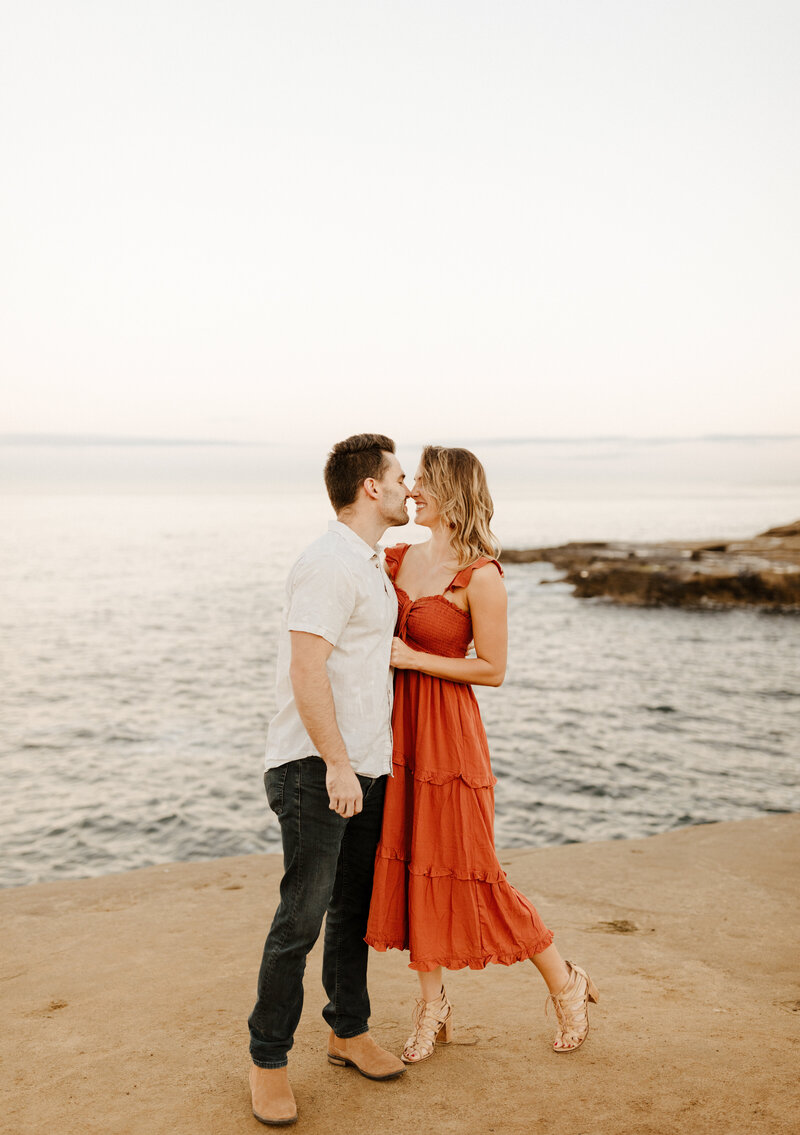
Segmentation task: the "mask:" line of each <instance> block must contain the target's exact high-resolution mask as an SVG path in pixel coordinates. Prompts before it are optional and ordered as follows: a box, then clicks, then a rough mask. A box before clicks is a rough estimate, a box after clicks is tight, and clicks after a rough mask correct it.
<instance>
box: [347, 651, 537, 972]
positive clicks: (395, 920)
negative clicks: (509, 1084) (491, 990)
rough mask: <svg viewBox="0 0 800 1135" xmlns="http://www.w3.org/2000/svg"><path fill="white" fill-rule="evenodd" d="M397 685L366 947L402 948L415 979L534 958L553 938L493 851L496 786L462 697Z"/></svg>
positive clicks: (407, 679) (412, 676) (431, 684)
mask: <svg viewBox="0 0 800 1135" xmlns="http://www.w3.org/2000/svg"><path fill="white" fill-rule="evenodd" d="M398 678H399V679H400V680H398V681H397V684H396V687H395V712H394V717H393V726H394V735H395V746H394V755H393V765H394V776H393V777H391V778H390V779H389V782H388V784H387V790H386V803H385V808H384V818H383V831H382V835H381V840H380V844H379V846H378V851H377V855H376V861H375V879H374V885H373V893H372V905H371V908H370V917H369V926H368V929H367V934H366V941H367V942H368V943H369V945H370V946H372V947H374V948H375V949H376V950H388V949H397V950H408V951H409V952H410V968H411V969H415V970H422V971H427V970H432V969H436V967H437V966H444V967H445V968H447V969H463V968H464V967H466V966H469V967H470V969H483V968H484V967H485V966H486V965H488V964H489V963H499V964H501V965H511V964H512V963H513V962H517V961H521V960H523V959H524V958H529V957H531V956H532V955H533V954H538V953H541V951H542V950H544V949H546V948H547V946H549V945H550V943H551V942H552V940H553V935H552V933H551V931H550V930H548V929H547V927H546V926H545V925H544V923H543V922H542V920H541V918H540V917H539V914H538V913H537V911H536V908H535V907H534V906H533V904H532V903H531V902H529V900H528V899H527V898H525V896H524V895H522V894H520V892H519V891H517V890H516V889H515V888H514V887H512V886H511V884H510V883H509V882H508V879H507V877H506V873H505V871H504V870H503V869H502V867H501V866H500V862H499V860H498V858H497V853H496V851H495V847H494V785H495V783H496V780H495V777H494V776H493V774H492V770H491V764H490V760H489V751H488V746H487V743H486V734H485V732H484V729H483V723H482V722H481V718H480V712H479V710H478V705H477V702H476V701H475V696H474V694H473V693H472V690H471V689H470V687H469V686H467V685H457V684H456V683H453V682H445V681H441V680H439V679H437V678H431V677H429V676H427V675H424V674H420V673H418V672H416V671H402V672H400V673H399V674H398Z"/></svg>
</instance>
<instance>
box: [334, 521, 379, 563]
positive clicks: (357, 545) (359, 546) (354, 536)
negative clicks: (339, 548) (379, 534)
mask: <svg viewBox="0 0 800 1135" xmlns="http://www.w3.org/2000/svg"><path fill="white" fill-rule="evenodd" d="M328 531H329V532H336V533H337V534H338V535H339V536H341V537H342V538H343V539H344V540H346V541H347V543H348V544H350V546H351V547H352V548H353V549H354V551H356V552H359V553H360V555H362V556H363V557H364V559H365V560H371V559H372V558H373V557H374V556H377V555H378V549H377V548H372V547H370V545H369V544H368V543H367V541H366V540H362V539H361V537H360V536H359V535H358V533H357V532H354V531H353V529H352V528H351V527H350V526H349V525H348V524H343V523H342V521H341V520H329V521H328Z"/></svg>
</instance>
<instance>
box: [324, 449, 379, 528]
mask: <svg viewBox="0 0 800 1135" xmlns="http://www.w3.org/2000/svg"><path fill="white" fill-rule="evenodd" d="M387 453H394V442H393V441H392V439H391V438H390V437H386V436H385V435H384V434H353V436H352V437H347V438H345V439H344V441H337V443H336V445H334V447H333V449H332V450H331V451H330V453H329V454H328V460H327V461H326V462H325V488H326V489H327V490H328V496H329V497H330V501H331V504H332V505H333V508H334V511H335V512H341V511H342V509H343V508H347V506H348V505H350V504H353V502H354V501H355V499H356V497H357V496H358V490H359V489H360V488H361V486H362V485H363V484H364V482H365V481H366V479H367V478H368V477H373V478H374V479H375V480H376V481H377V480H380V478H381V477H382V476H383V474H384V471H385V470H386V466H387V464H388V463H387V461H386V457H385V454H387Z"/></svg>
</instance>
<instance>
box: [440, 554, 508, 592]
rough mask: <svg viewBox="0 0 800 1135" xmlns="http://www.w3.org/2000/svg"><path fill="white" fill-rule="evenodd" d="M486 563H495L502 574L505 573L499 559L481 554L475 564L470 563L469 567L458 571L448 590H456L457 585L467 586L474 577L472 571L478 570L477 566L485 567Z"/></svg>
mask: <svg viewBox="0 0 800 1135" xmlns="http://www.w3.org/2000/svg"><path fill="white" fill-rule="evenodd" d="M484 564H494V566H495V567H496V568H497V570H498V571H499V572H500V574H501V575H502V574H503V569H502V568H501V567H500V563H499V561H498V560H493V559H492V558H491V557H490V556H480V557H479V559H477V560H476V561H475V563H474V564H470V565H469V567H465V568H462V569H461V571H459V572H457V573H456V575H454V576H453V581H452V583H451V584H450V586H449V587H448V588H447V590H448V591H455V589H456V588H457V587H466V586H467V584H468V583H469V581H470V580H471V579H472V573H473V572H474V571H475V570H476V568H479V567H483V566H484Z"/></svg>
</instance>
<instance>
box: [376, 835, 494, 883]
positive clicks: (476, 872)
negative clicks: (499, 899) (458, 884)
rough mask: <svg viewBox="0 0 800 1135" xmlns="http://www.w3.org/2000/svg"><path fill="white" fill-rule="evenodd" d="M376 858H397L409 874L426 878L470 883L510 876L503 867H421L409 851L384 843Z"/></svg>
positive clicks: (490, 881) (492, 880) (492, 881)
mask: <svg viewBox="0 0 800 1135" xmlns="http://www.w3.org/2000/svg"><path fill="white" fill-rule="evenodd" d="M376 858H377V859H389V860H396V861H398V862H399V863H403V864H405V868H406V870H407V871H408V873H409V875H417V876H420V877H422V878H425V879H460V880H461V881H462V882H469V883H504V882H505V881H506V879H507V878H508V876H507V875H506V873H505V871H504V870H503V869H502V867H498V868H497V869H496V870H494V871H490V870H484V869H478V868H473V867H444V866H441V865H440V866H436V865H434V864H431V866H429V867H420V866H419V865H418V864H416V863H411V861H410V860H409V856H408V853H407V852H405V851H400V850H399V849H398V848H395V847H384V845H383V844H381V845H380V847H379V848H378V851H377V857H376Z"/></svg>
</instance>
